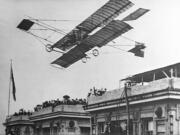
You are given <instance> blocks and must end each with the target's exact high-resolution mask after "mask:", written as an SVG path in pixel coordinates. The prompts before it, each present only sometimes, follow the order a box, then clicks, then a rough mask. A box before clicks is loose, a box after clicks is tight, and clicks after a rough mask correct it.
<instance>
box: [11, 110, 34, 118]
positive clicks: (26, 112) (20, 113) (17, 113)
mask: <svg viewBox="0 0 180 135" xmlns="http://www.w3.org/2000/svg"><path fill="white" fill-rule="evenodd" d="M21 115H28V116H30V115H32V112H31V111H29V110H28V111H26V110H24V109H20V110H19V112H15V113H14V114H13V116H21Z"/></svg>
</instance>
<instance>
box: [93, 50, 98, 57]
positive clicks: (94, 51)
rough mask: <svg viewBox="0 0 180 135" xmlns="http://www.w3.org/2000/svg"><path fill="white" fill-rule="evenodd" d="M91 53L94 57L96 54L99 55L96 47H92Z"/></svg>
mask: <svg viewBox="0 0 180 135" xmlns="http://www.w3.org/2000/svg"><path fill="white" fill-rule="evenodd" d="M92 54H93V55H94V56H95V57H97V56H98V55H99V51H98V49H94V50H93V51H92Z"/></svg>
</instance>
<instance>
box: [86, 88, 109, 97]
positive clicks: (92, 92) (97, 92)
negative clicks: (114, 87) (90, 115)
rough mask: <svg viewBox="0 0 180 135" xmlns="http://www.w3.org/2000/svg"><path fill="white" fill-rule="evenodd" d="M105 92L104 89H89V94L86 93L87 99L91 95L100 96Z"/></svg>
mask: <svg viewBox="0 0 180 135" xmlns="http://www.w3.org/2000/svg"><path fill="white" fill-rule="evenodd" d="M106 91H107V89H106V88H101V89H97V88H95V87H93V88H92V89H90V92H89V93H88V97H90V96H91V95H95V96H102V95H103V94H104V93H105V92H106Z"/></svg>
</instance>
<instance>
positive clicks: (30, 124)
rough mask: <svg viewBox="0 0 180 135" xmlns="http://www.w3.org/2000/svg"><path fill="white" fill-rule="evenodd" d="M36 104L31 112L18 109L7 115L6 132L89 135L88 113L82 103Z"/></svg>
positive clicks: (18, 133)
mask: <svg viewBox="0 0 180 135" xmlns="http://www.w3.org/2000/svg"><path fill="white" fill-rule="evenodd" d="M59 103H60V104H58V105H57V104H56V106H54V103H53V104H49V102H45V103H44V104H43V106H44V107H42V105H37V106H36V108H35V111H34V112H33V113H30V112H25V111H23V110H20V112H19V113H15V114H14V115H12V116H9V117H8V118H7V119H6V121H5V123H4V125H5V126H6V134H15V135H89V134H90V115H89V113H87V112H85V111H84V109H83V104H79V103H75V100H73V102H71V103H68V101H67V102H63V103H62V102H60V101H59Z"/></svg>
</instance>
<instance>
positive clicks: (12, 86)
mask: <svg viewBox="0 0 180 135" xmlns="http://www.w3.org/2000/svg"><path fill="white" fill-rule="evenodd" d="M10 81H11V88H12V95H13V99H14V101H16V86H15V82H14V75H13V69H12V64H11V73H10Z"/></svg>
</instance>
